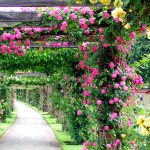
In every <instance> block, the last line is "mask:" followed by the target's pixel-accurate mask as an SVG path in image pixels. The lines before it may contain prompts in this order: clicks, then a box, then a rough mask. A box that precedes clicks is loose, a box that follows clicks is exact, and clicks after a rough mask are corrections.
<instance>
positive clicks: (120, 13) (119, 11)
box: [111, 7, 126, 19]
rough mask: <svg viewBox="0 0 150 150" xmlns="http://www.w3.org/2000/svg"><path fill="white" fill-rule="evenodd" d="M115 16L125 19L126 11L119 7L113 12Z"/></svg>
mask: <svg viewBox="0 0 150 150" xmlns="http://www.w3.org/2000/svg"><path fill="white" fill-rule="evenodd" d="M111 14H112V16H113V17H114V18H119V19H123V18H124V17H125V16H126V12H125V11H124V10H123V9H122V8H121V7H117V8H115V9H114V10H113V11H112V12H111Z"/></svg>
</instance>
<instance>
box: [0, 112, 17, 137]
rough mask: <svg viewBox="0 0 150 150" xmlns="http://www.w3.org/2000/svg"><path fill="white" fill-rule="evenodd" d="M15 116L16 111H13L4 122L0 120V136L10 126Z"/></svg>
mask: <svg viewBox="0 0 150 150" xmlns="http://www.w3.org/2000/svg"><path fill="white" fill-rule="evenodd" d="M16 118H17V115H16V112H13V113H12V114H11V116H10V117H8V118H7V119H6V122H0V137H1V136H2V135H3V134H4V133H5V132H6V131H7V129H8V128H10V127H11V126H12V125H13V123H14V122H15V120H16Z"/></svg>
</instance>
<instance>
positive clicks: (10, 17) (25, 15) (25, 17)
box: [0, 11, 40, 22]
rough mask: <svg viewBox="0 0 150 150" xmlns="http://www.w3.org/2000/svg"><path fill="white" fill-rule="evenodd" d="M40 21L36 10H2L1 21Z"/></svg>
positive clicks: (0, 12)
mask: <svg viewBox="0 0 150 150" xmlns="http://www.w3.org/2000/svg"><path fill="white" fill-rule="evenodd" d="M22 21H40V19H39V18H38V17H37V13H36V12H2V11H0V22H22Z"/></svg>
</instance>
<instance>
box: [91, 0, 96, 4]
mask: <svg viewBox="0 0 150 150" xmlns="http://www.w3.org/2000/svg"><path fill="white" fill-rule="evenodd" d="M89 1H90V3H92V4H96V3H97V2H98V1H97V0H89Z"/></svg>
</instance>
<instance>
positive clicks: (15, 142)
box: [0, 102, 61, 150]
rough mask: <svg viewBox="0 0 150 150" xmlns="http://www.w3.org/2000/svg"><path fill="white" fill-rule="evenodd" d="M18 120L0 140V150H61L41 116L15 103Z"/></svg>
mask: <svg viewBox="0 0 150 150" xmlns="http://www.w3.org/2000/svg"><path fill="white" fill-rule="evenodd" d="M15 106H16V109H17V112H18V118H17V120H16V122H15V124H14V125H13V126H12V127H11V128H10V129H9V130H8V131H7V132H6V134H5V135H4V136H3V137H2V138H1V139H0V150H61V148H60V144H59V142H58V141H57V139H56V137H55V135H54V133H53V131H52V130H51V129H50V127H49V126H48V125H47V123H46V122H45V121H44V119H43V118H42V116H41V115H40V114H39V113H38V112H36V111H35V110H33V109H31V108H29V107H28V106H26V105H24V104H22V103H20V102H15Z"/></svg>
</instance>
